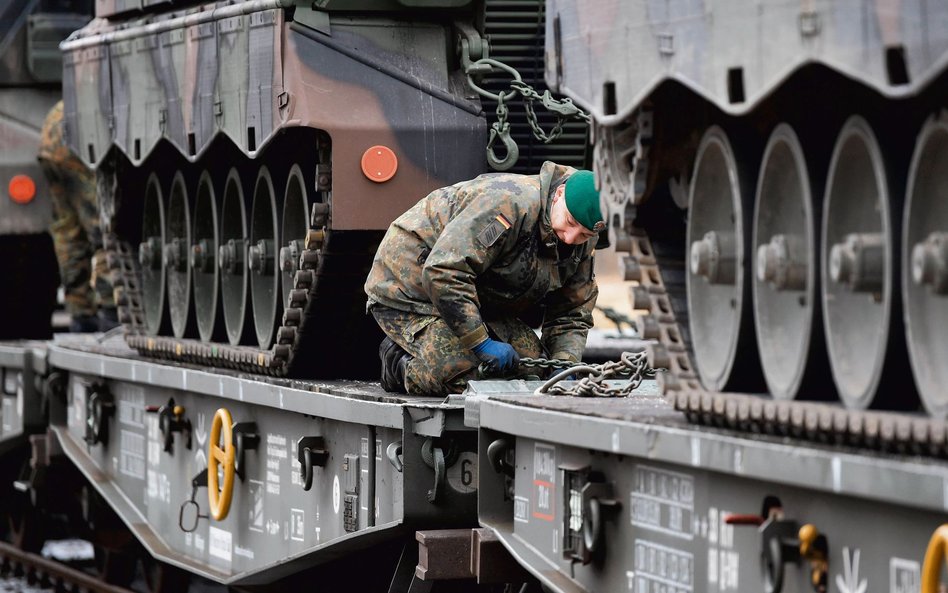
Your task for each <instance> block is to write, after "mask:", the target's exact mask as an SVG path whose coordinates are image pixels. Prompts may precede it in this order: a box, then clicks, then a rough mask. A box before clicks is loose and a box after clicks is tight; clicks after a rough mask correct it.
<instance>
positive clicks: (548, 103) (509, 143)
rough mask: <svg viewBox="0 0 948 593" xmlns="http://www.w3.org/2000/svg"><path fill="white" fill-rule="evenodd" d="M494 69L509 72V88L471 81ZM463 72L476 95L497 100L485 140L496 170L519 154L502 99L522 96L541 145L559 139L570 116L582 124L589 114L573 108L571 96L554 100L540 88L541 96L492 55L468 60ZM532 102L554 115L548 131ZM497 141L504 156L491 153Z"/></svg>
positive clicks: (532, 129) (531, 124) (529, 122)
mask: <svg viewBox="0 0 948 593" xmlns="http://www.w3.org/2000/svg"><path fill="white" fill-rule="evenodd" d="M495 70H501V71H504V72H506V73H507V74H509V75H510V78H511V81H510V90H508V91H500V92H498V93H492V92H490V91H488V90H487V89H484V88H483V87H481V86H480V85H478V84H477V83H476V82H474V76H475V75H478V76H480V75H483V74H484V73H485V72H494V71H495ZM466 73H467V81H468V85H470V87H471V88H472V89H473V90H474V91H475V92H476V93H477V94H479V95H481V96H482V97H485V98H487V99H491V100H493V101H496V102H497V109H496V113H497V121H496V122H494V123H493V124H492V125H491V130H490V139H489V141H488V143H487V158H488V161H489V162H490V164H491V166H492V167H493V168H494V169H496V170H499V171H504V170H507V169H509V168H510V167H512V166H513V165H514V164H515V163H516V162H517V158H518V157H519V154H520V152H519V148H518V147H517V143H516V141H515V140H514V139H513V138H511V136H510V124H509V122H507V116H508V115H509V109H508V107H507V105H506V104H505V101H506V100H508V99H509V98H510V97H512V96H514V95H516V94H517V93H519V94H520V96H521V97H522V98H523V106H524V110H525V112H526V115H527V123H528V124H529V126H530V129H531V131H532V132H533V136H534V137H535V138H536V139H537V140H539V141H541V142H543V143H544V144H549V143H550V142H552V141H554V140H556V139H557V138H559V137H560V136H561V135H562V134H563V126H564V125H565V124H566V122H567V121H569V120H570V119H581V120H583V121H585V122H586V123H589V121H590V117H589V114H588V113H586V112H585V111H583V110H582V109H580V108H579V107H577V106H576V105H575V104H574V103H573V101H572V100H571V99H569V98H563V99H555V98H553V95H551V94H550V91H548V90H547V91H543V94H542V95H541V94H540V93H538V92H537V91H536V89H534V88H533V87H532V86H530V85H529V84H528V83H526V82H524V80H523V77H522V76H521V75H520V73H519V72H517V70H516V69H515V68H513V67H512V66H510V65H508V64H504V63H503V62H500V61H498V60H495V59H493V58H481V59H479V60H475V61H471V62H470V63H469V64H467V66H466ZM536 101H540V103H541V104H542V105H543V107H544V108H545V109H546V110H547V111H549V112H550V113H553V114H554V115H555V116H556V123H555V124H554V125H553V128H552V129H551V130H550V131H549V132H547V131H545V130H544V129H543V127H542V126H541V125H540V120H539V117H538V116H537V114H536V109H535V108H534V103H535V102H536ZM498 140H499V141H500V142H501V143H503V145H504V147H505V148H506V149H507V155H506V156H505V157H504V158H503V159H500V158H498V157H497V156H496V155H495V154H494V143H495V142H497V141H498Z"/></svg>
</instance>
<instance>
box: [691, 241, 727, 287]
mask: <svg viewBox="0 0 948 593" xmlns="http://www.w3.org/2000/svg"><path fill="white" fill-rule="evenodd" d="M735 255H736V249H735V246H734V235H733V234H731V233H719V232H715V231H708V232H707V233H705V235H704V237H702V238H701V239H700V240H698V241H695V242H694V243H692V244H691V273H692V274H695V275H696V276H703V277H704V278H706V279H707V280H708V282H709V283H710V284H734V280H735V278H736V270H735Z"/></svg>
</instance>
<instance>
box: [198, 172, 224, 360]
mask: <svg viewBox="0 0 948 593" xmlns="http://www.w3.org/2000/svg"><path fill="white" fill-rule="evenodd" d="M218 218H219V215H218V204H217V194H216V193H215V192H214V183H213V181H212V179H211V174H210V173H209V172H207V171H204V172H203V173H201V177H200V178H199V179H198V184H197V193H196V195H195V198H194V227H193V229H194V230H193V231H192V232H191V240H192V243H191V255H190V264H191V272H192V278H191V284H192V286H193V287H194V314H195V318H196V320H197V327H198V334H199V335H200V336H201V339H202V340H203V341H205V342H210V341H213V340H216V339H217V338H218V337H222V336H223V333H224V332H223V331H222V330H223V314H222V312H221V311H220V308H221V307H220V291H219V289H218V280H219V278H220V276H221V274H220V268H218V265H217V251H218V249H219V247H220V232H219V229H220V226H219V224H220V223H219V222H218Z"/></svg>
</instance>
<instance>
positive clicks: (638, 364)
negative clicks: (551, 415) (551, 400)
mask: <svg viewBox="0 0 948 593" xmlns="http://www.w3.org/2000/svg"><path fill="white" fill-rule="evenodd" d="M579 374H585V375H586V376H585V377H583V378H581V379H580V380H578V381H576V382H575V383H574V384H573V385H572V386H570V387H564V386H563V385H560V384H559V383H560V382H561V381H563V380H566V379H567V378H568V377H570V376H571V375H579ZM654 376H655V370H654V369H652V368H651V367H649V365H648V359H647V355H646V354H645V352H623V353H622V356H621V357H620V359H619V360H618V361H609V362H604V363H602V364H588V365H583V364H581V365H577V366H573V367H570V368H568V369H566V370H563V371H560V372H559V373H557V374H556V375H554V376H553V377H550V380H549V381H547V382H546V383H544V384H543V385H542V386H540V388H539V389H537V391H536V392H537V394H545V395H571V396H575V397H628V396H629V395H631V394H632V392H633V391H635V390H636V389H638V387H639V386H640V385H641V384H642V381H644V380H645V379H650V378H653V377H654ZM616 379H626V380H627V381H626V382H623V383H622V384H619V385H615V386H609V385H607V384H606V381H607V380H616Z"/></svg>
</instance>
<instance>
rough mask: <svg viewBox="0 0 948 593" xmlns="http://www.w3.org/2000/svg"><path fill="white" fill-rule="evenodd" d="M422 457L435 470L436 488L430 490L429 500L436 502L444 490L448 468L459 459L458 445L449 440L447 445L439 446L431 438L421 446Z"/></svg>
mask: <svg viewBox="0 0 948 593" xmlns="http://www.w3.org/2000/svg"><path fill="white" fill-rule="evenodd" d="M421 458H422V459H423V460H424V462H425V465H427V466H428V467H430V468H432V469H433V470H434V474H435V475H434V488H432V489H431V490H429V491H428V502H430V503H432V504H434V503H436V502H438V498H439V497H440V496H441V492H442V491H443V490H444V480H445V477H446V476H447V471H448V468H449V467H451V466H452V465H454V462H455V461H457V460H458V451H457V447H455V446H454V443H453V442H451V441H448V442H447V447H438V446H435V443H434V439H431V438H429V439H427V440H425V443H424V444H423V445H422V446H421Z"/></svg>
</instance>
